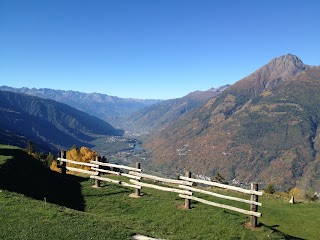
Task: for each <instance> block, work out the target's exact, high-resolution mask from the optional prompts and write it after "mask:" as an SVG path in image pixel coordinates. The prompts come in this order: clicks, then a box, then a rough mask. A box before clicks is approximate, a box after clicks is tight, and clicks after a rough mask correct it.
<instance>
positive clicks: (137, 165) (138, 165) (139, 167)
mask: <svg viewBox="0 0 320 240" xmlns="http://www.w3.org/2000/svg"><path fill="white" fill-rule="evenodd" d="M136 168H138V169H141V164H140V163H139V162H137V163H136ZM137 181H139V182H140V180H137ZM140 194H141V193H140V189H137V188H136V194H135V195H136V197H139V196H140Z"/></svg>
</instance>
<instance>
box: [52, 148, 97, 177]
mask: <svg viewBox="0 0 320 240" xmlns="http://www.w3.org/2000/svg"><path fill="white" fill-rule="evenodd" d="M96 156H97V153H96V152H95V151H93V150H91V149H90V148H87V147H81V148H80V149H78V148H75V147H72V148H71V149H70V150H68V151H67V159H69V160H74V161H78V162H86V163H90V161H92V160H95V158H96ZM67 166H69V167H75V168H81V169H85V170H90V169H91V168H90V167H88V166H82V165H77V164H72V163H67ZM50 169H51V170H54V171H58V172H60V169H59V168H58V167H57V162H52V164H51V166H50Z"/></svg>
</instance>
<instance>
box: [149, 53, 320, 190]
mask: <svg viewBox="0 0 320 240" xmlns="http://www.w3.org/2000/svg"><path fill="white" fill-rule="evenodd" d="M319 93H320V67H319V66H318V67H311V66H308V65H305V64H303V62H302V61H301V60H300V59H299V58H298V57H296V56H294V55H291V54H288V55H284V56H281V57H279V58H275V59H273V60H272V61H271V62H269V63H268V64H267V65H265V66H263V67H261V68H260V69H258V70H257V71H255V72H254V73H252V74H250V75H249V76H247V77H245V78H244V79H242V80H240V81H238V82H236V83H235V84H234V85H232V86H230V87H228V88H227V89H226V90H225V91H223V92H222V93H221V94H219V95H218V96H217V97H214V98H212V99H210V100H209V101H208V102H206V103H205V104H204V105H203V106H202V107H200V108H198V109H196V110H195V111H193V112H192V114H190V115H188V116H186V117H184V118H182V119H180V120H179V121H176V122H175V123H174V124H172V125H170V126H168V127H167V128H165V129H164V130H162V131H159V132H157V133H156V134H154V135H153V136H151V137H150V138H149V140H148V142H146V143H145V148H146V149H148V150H150V151H151V155H152V158H151V159H152V160H153V162H154V164H155V167H157V168H160V167H162V168H166V169H168V170H169V171H170V170H171V171H172V170H175V171H179V169H187V170H191V171H193V172H195V173H198V174H203V175H207V176H214V175H216V174H217V173H219V174H220V175H222V176H223V177H225V178H226V179H233V178H237V179H239V180H241V181H246V182H249V181H260V182H262V183H270V182H274V183H275V184H276V187H278V188H282V189H285V188H287V187H292V186H294V185H295V184H298V185H299V186H301V187H303V188H305V189H306V188H308V187H315V188H317V189H320V155H319V150H320V131H319V129H320V128H319V124H320V104H319V103H320V94H319Z"/></svg>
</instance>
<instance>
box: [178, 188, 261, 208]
mask: <svg viewBox="0 0 320 240" xmlns="http://www.w3.org/2000/svg"><path fill="white" fill-rule="evenodd" d="M179 187H180V188H182V189H186V190H190V191H193V192H198V193H203V194H207V195H210V196H214V197H218V198H223V199H228V200H233V201H237V202H243V203H249V204H254V205H258V206H261V205H262V203H259V202H254V201H250V200H246V199H242V198H237V197H231V196H226V195H223V194H219V193H214V192H210V191H206V190H202V189H198V188H194V187H189V186H184V185H179Z"/></svg>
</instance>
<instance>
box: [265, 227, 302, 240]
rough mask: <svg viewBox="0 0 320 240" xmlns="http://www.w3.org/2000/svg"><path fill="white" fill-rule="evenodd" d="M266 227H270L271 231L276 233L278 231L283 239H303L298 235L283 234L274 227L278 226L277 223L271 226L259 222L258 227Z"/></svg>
mask: <svg viewBox="0 0 320 240" xmlns="http://www.w3.org/2000/svg"><path fill="white" fill-rule="evenodd" d="M262 226H264V227H267V228H270V229H272V231H274V232H276V233H279V234H281V235H282V236H283V239H286V240H304V239H303V238H298V237H294V236H290V235H288V234H285V233H283V232H281V231H279V230H277V229H275V227H279V225H273V226H268V225H265V224H263V223H259V227H262Z"/></svg>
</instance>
